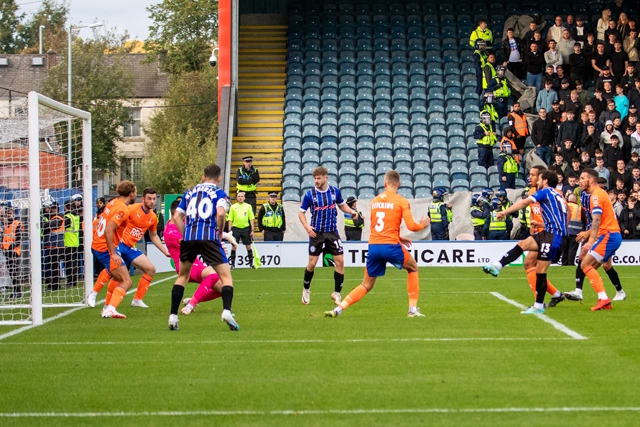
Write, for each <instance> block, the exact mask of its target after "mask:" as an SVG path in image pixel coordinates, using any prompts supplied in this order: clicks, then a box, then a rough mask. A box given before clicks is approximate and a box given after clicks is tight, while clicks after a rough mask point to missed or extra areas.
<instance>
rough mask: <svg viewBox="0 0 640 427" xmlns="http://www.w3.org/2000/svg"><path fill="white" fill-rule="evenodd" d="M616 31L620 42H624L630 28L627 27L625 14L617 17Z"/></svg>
mask: <svg viewBox="0 0 640 427" xmlns="http://www.w3.org/2000/svg"><path fill="white" fill-rule="evenodd" d="M616 29H617V30H618V33H620V37H619V39H620V40H624V39H625V38H626V37H627V36H628V35H629V31H630V30H631V28H630V27H629V19H628V18H627V14H626V13H624V12H622V13H620V15H619V16H618V22H617V25H616Z"/></svg>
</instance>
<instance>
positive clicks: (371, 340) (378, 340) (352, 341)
mask: <svg viewBox="0 0 640 427" xmlns="http://www.w3.org/2000/svg"><path fill="white" fill-rule="evenodd" d="M570 339H571V338H524V337H523V338H517V337H515V338H509V337H486V338H481V337H477V338H388V339H384V338H359V339H346V340H320V339H318V340H295V339H292V340H229V341H225V340H216V341H86V342H83V341H66V342H65V341H62V342H7V343H0V346H58V345H59V346H65V345H69V346H71V345H174V344H177V345H180V344H186V345H190V344H203V345H218V344H357V343H381V342H396V343H399V342H460V341H462V342H468V341H563V340H570Z"/></svg>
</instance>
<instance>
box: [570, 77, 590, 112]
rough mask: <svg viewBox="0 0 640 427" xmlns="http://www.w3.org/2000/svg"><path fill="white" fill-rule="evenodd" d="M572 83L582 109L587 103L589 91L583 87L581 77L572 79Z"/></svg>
mask: <svg viewBox="0 0 640 427" xmlns="http://www.w3.org/2000/svg"><path fill="white" fill-rule="evenodd" d="M574 83H575V85H576V93H577V94H578V102H580V105H582V108H583V109H584V108H585V107H586V106H587V104H588V103H589V100H590V99H591V96H590V95H589V91H587V90H585V89H584V83H583V81H582V80H581V79H576V80H574Z"/></svg>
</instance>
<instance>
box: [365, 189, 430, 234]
mask: <svg viewBox="0 0 640 427" xmlns="http://www.w3.org/2000/svg"><path fill="white" fill-rule="evenodd" d="M403 219H404V222H405V223H406V224H407V228H408V229H409V230H411V231H420V230H422V229H423V228H424V227H423V226H422V225H420V224H418V223H417V222H415V221H414V220H413V217H412V216H411V208H410V207H409V201H408V200H407V199H405V198H404V197H402V196H400V195H399V194H398V193H394V192H392V191H385V192H383V193H382V194H380V195H378V196H377V197H376V198H375V199H373V201H372V202H371V236H369V243H370V244H397V243H400V224H401V223H402V220H403Z"/></svg>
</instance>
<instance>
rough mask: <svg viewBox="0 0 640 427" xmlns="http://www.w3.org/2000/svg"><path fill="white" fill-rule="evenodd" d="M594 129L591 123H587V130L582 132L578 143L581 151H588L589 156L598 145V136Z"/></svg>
mask: <svg viewBox="0 0 640 427" xmlns="http://www.w3.org/2000/svg"><path fill="white" fill-rule="evenodd" d="M595 131H596V128H595V126H594V125H593V123H587V131H586V132H584V133H583V135H582V141H581V143H580V146H581V150H582V152H584V153H589V155H590V156H591V155H594V154H595V151H596V148H598V147H599V146H600V138H599V136H597V135H596V132H595Z"/></svg>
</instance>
